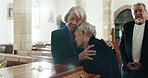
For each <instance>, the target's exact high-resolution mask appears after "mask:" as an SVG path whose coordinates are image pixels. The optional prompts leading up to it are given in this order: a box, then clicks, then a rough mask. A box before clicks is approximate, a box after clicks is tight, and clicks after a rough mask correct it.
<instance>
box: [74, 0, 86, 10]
mask: <svg viewBox="0 0 148 78" xmlns="http://www.w3.org/2000/svg"><path fill="white" fill-rule="evenodd" d="M76 5H80V6H82V7H83V8H84V9H85V8H86V0H76Z"/></svg>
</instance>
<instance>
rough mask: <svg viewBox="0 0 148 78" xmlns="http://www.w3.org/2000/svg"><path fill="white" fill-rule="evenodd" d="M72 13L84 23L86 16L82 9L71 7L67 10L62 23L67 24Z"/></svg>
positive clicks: (80, 7)
mask: <svg viewBox="0 0 148 78" xmlns="http://www.w3.org/2000/svg"><path fill="white" fill-rule="evenodd" d="M72 12H74V13H75V14H76V15H77V16H78V17H80V18H81V19H82V21H83V22H85V21H86V19H87V16H86V12H85V10H84V8H83V7H82V6H73V7H72V8H71V9H69V10H68V12H67V13H66V14H65V16H64V22H66V23H67V19H68V16H69V15H70V14H71V13H72Z"/></svg>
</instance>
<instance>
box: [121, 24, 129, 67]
mask: <svg viewBox="0 0 148 78" xmlns="http://www.w3.org/2000/svg"><path fill="white" fill-rule="evenodd" d="M125 29H126V24H125V25H124V26H123V29H122V37H121V39H120V41H119V52H120V55H121V59H122V63H123V65H125V66H126V65H127V64H128V58H127V55H126V50H125V36H126V30H125Z"/></svg>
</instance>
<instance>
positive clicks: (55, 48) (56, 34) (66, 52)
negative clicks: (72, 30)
mask: <svg viewBox="0 0 148 78" xmlns="http://www.w3.org/2000/svg"><path fill="white" fill-rule="evenodd" d="M51 51H52V56H53V60H54V63H55V64H73V65H78V64H79V61H78V54H79V53H80V52H81V51H82V49H80V48H78V47H76V43H71V42H70V37H69V32H68V29H67V26H66V27H64V28H63V29H60V30H55V31H53V32H52V35H51Z"/></svg>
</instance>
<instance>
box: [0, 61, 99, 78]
mask: <svg viewBox="0 0 148 78" xmlns="http://www.w3.org/2000/svg"><path fill="white" fill-rule="evenodd" d="M0 71H1V72H4V73H2V75H0V78H11V77H13V78H100V75H95V74H89V73H86V72H85V71H83V67H73V68H72V69H69V65H63V64H58V65H54V64H52V63H45V64H44V63H41V62H33V63H28V64H22V65H17V66H12V67H7V68H2V69H0Z"/></svg>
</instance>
